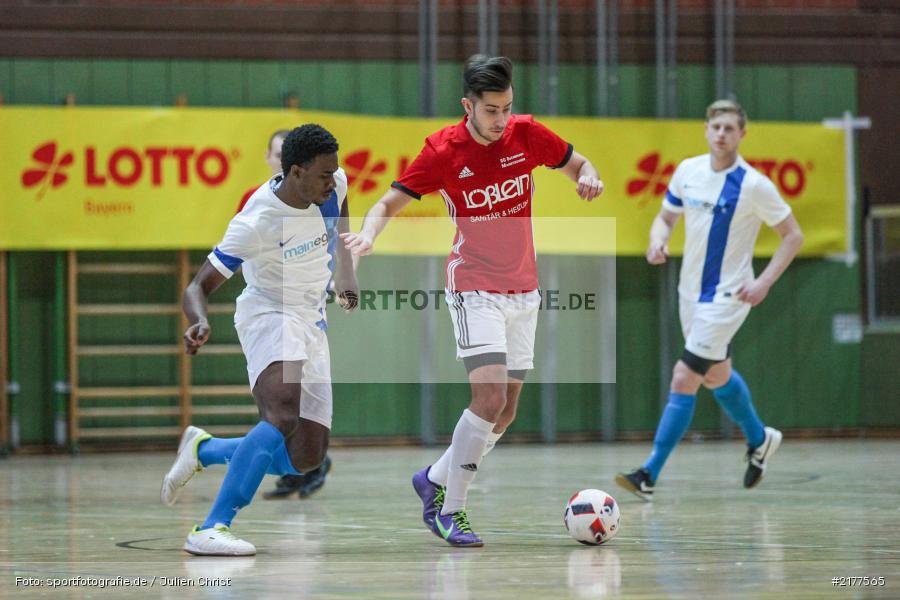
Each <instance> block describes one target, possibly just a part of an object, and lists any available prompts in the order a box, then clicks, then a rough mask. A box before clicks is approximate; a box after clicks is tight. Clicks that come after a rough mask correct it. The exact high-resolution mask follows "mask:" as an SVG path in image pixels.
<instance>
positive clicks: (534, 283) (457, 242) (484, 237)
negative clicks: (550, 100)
mask: <svg viewBox="0 0 900 600" xmlns="http://www.w3.org/2000/svg"><path fill="white" fill-rule="evenodd" d="M571 156H572V145H571V144H568V143H566V142H565V141H563V140H562V138H560V137H559V136H558V135H556V134H555V133H553V132H552V131H550V130H549V129H547V128H546V127H544V126H543V125H541V124H540V123H538V122H537V121H535V120H534V118H533V117H532V116H531V115H512V116H511V117H510V119H509V122H508V123H507V125H506V129H505V130H504V132H503V137H502V138H500V139H499V140H498V141H496V142H494V143H492V144H490V145H487V146H484V145H481V144H479V143H478V142H476V141H475V140H474V139H473V138H472V135H471V134H470V133H469V130H468V129H466V119H465V118H464V119H463V120H462V122H460V123H458V124H456V125H451V126H450V127H445V128H444V129H441V130H440V131H438V132H437V133H434V134H432V135H430V136H428V137H427V138H426V139H425V147H424V148H422V151H421V152H420V153H419V156H417V157H416V159H415V160H414V161H413V162H412V164H411V165H410V166H409V167H408V168H407V169H406V171H404V173H403V175H401V176H400V179H398V180H397V181H395V182H394V183H393V184H392V186H393V187H394V188H396V189H398V190H400V191H401V192H403V193H405V194H408V195H410V196H412V197H413V198H416V199H418V198H421V197H422V196H423V195H425V194H429V193H431V192H435V191H440V192H441V195H442V196H443V197H444V202H445V203H446V204H447V210H448V211H449V213H450V218H451V219H453V222H454V223H455V224H456V237H455V238H454V240H453V248H452V249H451V251H450V256H449V257H448V258H447V289H448V290H450V291H456V292H467V291H474V290H482V291H488V292H497V293H503V294H514V293H524V292H529V291H531V290H535V289H537V288H538V277H537V261H536V259H535V251H534V237H533V232H532V226H531V199H532V195H533V192H534V180H533V178H532V175H531V172H532V171H533V170H534V169H535V167H538V166H540V165H544V166H547V167H551V168H553V169H559V168H561V167H564V166H565V165H566V163H567V162H569V158H570V157H571Z"/></svg>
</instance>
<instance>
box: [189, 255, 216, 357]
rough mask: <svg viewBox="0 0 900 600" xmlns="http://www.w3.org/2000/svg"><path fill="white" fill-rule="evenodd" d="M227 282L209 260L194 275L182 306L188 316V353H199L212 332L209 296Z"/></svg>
mask: <svg viewBox="0 0 900 600" xmlns="http://www.w3.org/2000/svg"><path fill="white" fill-rule="evenodd" d="M223 283H225V276H224V275H222V274H221V273H219V271H218V270H217V269H216V268H215V267H214V266H212V264H211V263H210V262H209V261H208V260H207V261H206V262H205V263H203V266H202V267H200V271H199V272H197V275H196V276H194V279H193V281H191V282H190V283H189V284H188V286H187V288H185V290H184V296H183V297H182V300H181V308H182V310H184V314H185V315H186V316H187V319H188V323H190V325H189V326H188V328H187V330H186V331H185V332H184V351H185V353H186V354H197V350H199V349H200V346H202V345H203V344H205V343H206V341H207V340H208V339H209V334H210V333H211V330H210V327H209V314H208V306H209V296H210V294H212V293H213V292H214V291H216V290H217V289H218V288H219V286H221V285H222V284H223Z"/></svg>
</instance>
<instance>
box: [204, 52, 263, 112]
mask: <svg viewBox="0 0 900 600" xmlns="http://www.w3.org/2000/svg"><path fill="white" fill-rule="evenodd" d="M265 64H266V66H267V67H268V69H266V71H267V72H266V73H265V76H266V77H267V78H271V79H275V78H274V77H272V76H271V74H270V73H269V72H268V71H270V70H272V69H274V70H276V71H277V69H278V65H277V64H275V63H265ZM244 68H245V65H244V64H243V63H242V62H241V61H239V60H218V61H216V62H211V63H209V64H208V65H207V66H206V89H207V101H206V104H211V105H213V106H246V105H248V104H249V105H250V106H253V105H254V104H255V102H254V100H256V99H255V98H254V99H250V98H247V94H248V92H251V91H253V90H254V89H255V88H254V86H253V85H252V83H251V85H247V86H245V85H244V79H245V74H244ZM248 71H249V72H250V73H252V72H253V69H252V68H248ZM267 81H268V79H267ZM188 102H189V103H190V102H191V99H190V97H188Z"/></svg>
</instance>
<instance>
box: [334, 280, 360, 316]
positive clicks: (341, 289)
mask: <svg viewBox="0 0 900 600" xmlns="http://www.w3.org/2000/svg"><path fill="white" fill-rule="evenodd" d="M334 296H335V298H336V299H337V301H338V304H340V305H341V308H343V309H344V310H346V311H347V312H352V311H354V310H356V307H357V306H359V283H358V282H357V281H356V275H353V274H350V275H348V276H346V277H336V278H335V280H334Z"/></svg>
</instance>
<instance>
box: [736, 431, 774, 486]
mask: <svg viewBox="0 0 900 600" xmlns="http://www.w3.org/2000/svg"><path fill="white" fill-rule="evenodd" d="M780 445H781V432H780V431H778V430H777V429H775V428H774V427H766V437H765V439H764V440H763V443H762V444H760V445H759V446H758V447H756V448H751V447H749V446H748V447H747V463H748V464H747V470H746V471H745V472H744V487H745V488H752V487H754V486H755V485H756V484H758V483H759V482H760V481H762V478H763V475H765V473H766V461H767V460H768V459H770V458H771V457H772V455H773V454H775V451H776V450H778V447H779V446H780Z"/></svg>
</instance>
